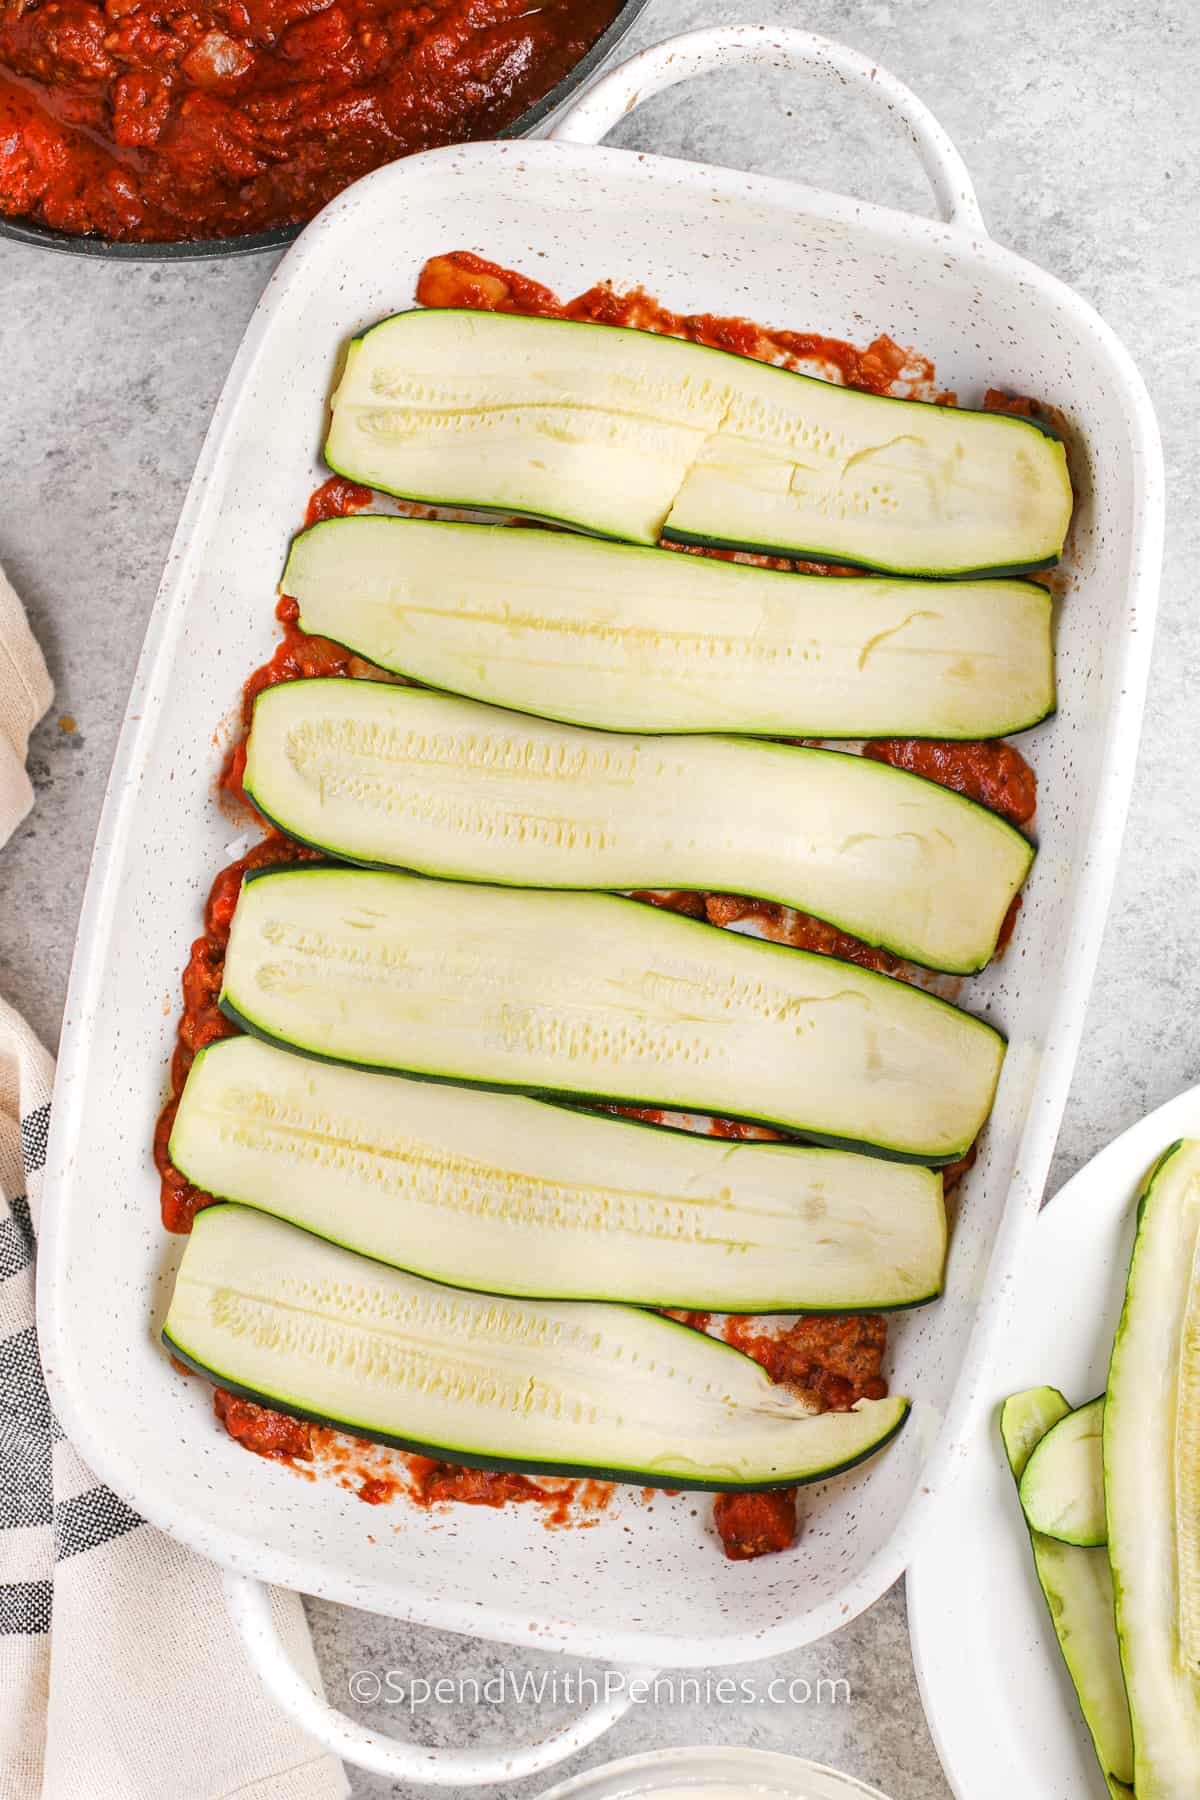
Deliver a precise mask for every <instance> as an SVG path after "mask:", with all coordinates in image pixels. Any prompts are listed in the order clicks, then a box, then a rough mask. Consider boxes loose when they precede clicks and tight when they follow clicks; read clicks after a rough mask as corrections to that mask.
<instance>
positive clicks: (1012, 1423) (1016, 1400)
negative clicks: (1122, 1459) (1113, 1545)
mask: <svg viewBox="0 0 1200 1800" xmlns="http://www.w3.org/2000/svg"><path fill="white" fill-rule="evenodd" d="M1071 1416H1072V1415H1071V1409H1070V1407H1069V1406H1068V1405H1067V1402H1066V1401H1065V1400H1064V1399H1063V1397H1062V1395H1061V1394H1060V1393H1059V1391H1058V1389H1057V1388H1051V1387H1041V1388H1029V1389H1027V1390H1026V1391H1025V1392H1024V1393H1021V1394H1013V1395H1012V1396H1011V1398H1009V1399H1008V1400H1006V1401H1005V1402H1004V1405H1003V1407H1002V1409H1001V1413H1000V1435H1001V1437H1002V1439H1003V1441H1004V1449H1005V1453H1006V1455H1007V1457H1008V1465H1009V1468H1010V1469H1011V1470H1012V1472H1013V1478H1014V1480H1015V1481H1016V1482H1017V1483H1018V1485H1020V1483H1021V1481H1022V1479H1023V1476H1024V1475H1025V1474H1026V1473H1027V1472H1028V1468H1029V1462H1030V1457H1031V1456H1032V1455H1033V1454H1035V1453H1036V1451H1037V1447H1038V1445H1039V1444H1041V1443H1042V1442H1043V1441H1044V1440H1045V1437H1046V1434H1047V1433H1048V1432H1050V1431H1053V1430H1055V1429H1056V1428H1060V1421H1063V1420H1066V1419H1068V1418H1070V1417H1071ZM1026 1522H1027V1523H1028V1515H1027V1518H1026ZM1029 1537H1030V1542H1031V1544H1032V1546H1033V1561H1034V1567H1035V1568H1036V1570H1037V1577H1038V1581H1039V1583H1040V1585H1041V1589H1042V1592H1043V1594H1044V1595H1045V1596H1046V1604H1047V1606H1048V1607H1049V1609H1050V1618H1051V1620H1052V1621H1053V1624H1054V1631H1055V1635H1056V1636H1057V1638H1058V1643H1059V1648H1060V1649H1061V1651H1062V1653H1063V1660H1064V1662H1065V1663H1066V1665H1067V1670H1068V1673H1069V1674H1070V1677H1071V1680H1072V1682H1073V1683H1074V1684H1075V1692H1076V1694H1077V1695H1078V1698H1079V1708H1080V1711H1081V1712H1082V1714H1083V1718H1084V1723H1085V1724H1086V1725H1087V1728H1088V1731H1089V1732H1090V1733H1091V1737H1092V1743H1093V1745H1094V1746H1095V1751H1096V1757H1097V1760H1098V1762H1099V1764H1100V1767H1101V1770H1102V1771H1103V1773H1104V1778H1105V1780H1106V1782H1107V1783H1108V1788H1109V1792H1110V1793H1111V1794H1112V1796H1113V1800H1127V1797H1131V1796H1132V1793H1133V1787H1132V1782H1133V1740H1132V1737H1131V1735H1130V1729H1129V1706H1128V1703H1127V1701H1126V1698H1125V1682H1124V1678H1123V1676H1122V1674H1121V1657H1120V1652H1119V1650H1118V1647H1117V1633H1116V1626H1115V1624H1114V1621H1113V1580H1112V1571H1111V1569H1110V1568H1109V1564H1108V1558H1107V1556H1106V1555H1105V1554H1104V1551H1103V1550H1100V1549H1084V1548H1081V1547H1080V1546H1078V1545H1075V1544H1064V1543H1061V1542H1059V1540H1058V1539H1057V1538H1051V1537H1046V1536H1045V1535H1044V1534H1043V1533H1042V1532H1040V1531H1035V1530H1034V1529H1033V1528H1032V1527H1030V1532H1029ZM1138 1792H1139V1794H1140V1793H1141V1789H1140V1788H1139V1790H1138Z"/></svg>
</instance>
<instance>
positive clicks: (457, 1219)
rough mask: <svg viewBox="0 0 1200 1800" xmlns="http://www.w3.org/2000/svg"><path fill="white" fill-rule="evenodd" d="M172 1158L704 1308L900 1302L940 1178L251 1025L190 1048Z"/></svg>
mask: <svg viewBox="0 0 1200 1800" xmlns="http://www.w3.org/2000/svg"><path fill="white" fill-rule="evenodd" d="M170 1150H171V1160H172V1162H173V1163H174V1164H175V1165H176V1167H177V1168H179V1169H181V1170H182V1171H183V1173H184V1174H185V1175H186V1176H187V1178H188V1180H189V1181H191V1182H194V1183H195V1185H196V1186H197V1187H199V1188H201V1189H203V1190H204V1191H205V1192H207V1193H210V1194H218V1195H220V1196H222V1197H223V1198H225V1199H230V1200H240V1201H243V1202H245V1203H246V1204H247V1205H249V1206H253V1207H255V1208H256V1209H258V1210H259V1211H261V1212H269V1213H274V1214H275V1215H276V1216H277V1217H279V1218H281V1219H286V1220H289V1221H290V1222H291V1223H292V1224H294V1225H300V1226H303V1227H304V1228H305V1229H306V1230H308V1231H312V1232H315V1233H316V1234H317V1235H318V1236H320V1237H323V1238H328V1239H329V1240H330V1241H331V1242H333V1243H338V1244H342V1245H345V1246H346V1248H348V1249H351V1250H358V1251H360V1252H362V1253H363V1254H364V1255H367V1256H372V1257H375V1258H377V1259H378V1260H379V1261H380V1262H385V1263H391V1264H393V1265H394V1266H396V1267H397V1268H403V1269H411V1270H413V1271H415V1272H416V1273H417V1274H419V1275H424V1276H427V1277H428V1278H429V1279H430V1280H434V1281H442V1282H446V1283H449V1284H450V1285H451V1286H455V1287H470V1288H489V1289H491V1290H492V1291H493V1292H495V1293H503V1294H521V1295H533V1296H537V1295H544V1296H549V1297H552V1298H557V1299H564V1300H575V1299H583V1300H623V1301H628V1302H635V1303H638V1304H640V1305H646V1306H673V1307H687V1308H698V1309H703V1310H705V1311H712V1312H742V1313H762V1312H826V1311H843V1310H846V1311H857V1310H859V1309H865V1308H872V1309H875V1308H880V1307H895V1306H913V1305H917V1304H919V1303H920V1302H921V1301H924V1300H930V1299H932V1298H934V1297H935V1296H936V1295H937V1293H938V1292H939V1291H940V1289H941V1285H942V1265H943V1262H944V1260H945V1250H946V1219H945V1211H944V1207H943V1204H942V1178H941V1176H940V1175H939V1174H935V1173H934V1172H933V1171H932V1170H929V1169H922V1168H918V1167H916V1166H915V1165H913V1164H905V1163H885V1162H880V1161H879V1160H878V1159H877V1158H874V1157H865V1156H852V1155H849V1154H847V1153H846V1152H844V1151H839V1150H817V1149H811V1148H807V1147H802V1146H800V1145H798V1144H765V1143H759V1144H756V1143H744V1144H738V1143H735V1144H730V1143H728V1142H722V1141H721V1140H720V1139H717V1138H711V1137H697V1136H691V1135H689V1134H687V1133H685V1132H679V1131H659V1130H655V1129H654V1128H653V1127H651V1126H647V1125H641V1124H637V1123H635V1122H633V1121H632V1120H628V1119H618V1118H606V1117H598V1116H596V1115H594V1114H590V1113H586V1112H583V1111H580V1110H577V1109H574V1108H567V1107H562V1106H548V1105H546V1104H544V1103H543V1102H541V1101H538V1100H527V1099H524V1098H522V1097H521V1096H520V1095H516V1094H493V1093H484V1092H479V1091H477V1090H474V1089H471V1088H462V1087H442V1086H440V1085H438V1084H436V1083H430V1082H411V1081H405V1080H402V1079H400V1078H399V1077H396V1076H390V1075H373V1074H367V1073H364V1072H363V1071H361V1070H358V1069H341V1068H336V1067H334V1066H332V1065H330V1064H327V1063H318V1062H313V1061H310V1060H309V1059H308V1058H305V1057H299V1056H290V1055H288V1054H286V1053H285V1052H284V1051H282V1050H276V1049H274V1048H272V1047H271V1046H270V1045H268V1044H263V1043H259V1042H258V1041H256V1040H255V1039H254V1038H250V1037H238V1038H226V1039H225V1040H223V1041H221V1042H218V1043H215V1044H211V1045H209V1047H208V1048H207V1049H206V1050H202V1051H201V1052H200V1055H199V1056H198V1057H197V1058H196V1061H195V1062H194V1063H193V1064H192V1068H191V1072H190V1074H189V1075H188V1079H187V1085H186V1087H185V1088H184V1091H183V1097H182V1099H181V1101H180V1105H179V1111H178V1113H177V1114H176V1118H175V1125H174V1129H173V1131H172V1133H171V1146H170Z"/></svg>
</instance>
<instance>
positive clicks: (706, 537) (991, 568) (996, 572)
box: [547, 400, 1062, 737]
mask: <svg viewBox="0 0 1200 1800" xmlns="http://www.w3.org/2000/svg"><path fill="white" fill-rule="evenodd" d="M903 404H905V405H909V406H922V405H924V404H926V403H925V402H924V401H920V400H910V401H906V402H904V403H903ZM956 410H957V411H960V412H972V411H976V412H978V411H981V410H982V409H980V408H978V407H965V406H964V407H959V408H957V409H956ZM993 416H994V415H993V414H991V413H988V414H987V415H986V417H988V418H992V417H993ZM1039 429H1040V427H1039ZM1055 435H1056V434H1055V433H1054V432H1051V431H1047V432H1046V436H1047V437H1054V436H1055ZM553 522H554V521H552V520H548V521H547V523H553ZM662 541H663V543H664V544H681V545H684V546H686V548H688V549H690V550H743V551H745V552H746V554H747V555H749V556H789V555H790V556H794V557H796V559H797V560H798V561H803V562H821V561H825V562H829V563H832V564H833V565H835V566H837V565H838V564H840V565H842V566H843V567H844V568H847V569H857V570H859V572H860V573H861V574H863V575H894V576H895V577H896V578H897V579H900V580H908V581H928V582H938V583H942V584H948V583H951V582H960V581H1020V580H1022V579H1023V578H1024V577H1026V576H1029V575H1042V574H1045V573H1046V571H1047V570H1049V569H1056V568H1057V567H1058V565H1059V563H1060V562H1061V560H1062V557H1061V554H1060V555H1056V556H1044V557H1043V558H1042V559H1041V561H1040V562H1016V563H998V564H993V563H989V564H988V565H987V567H986V568H980V569H911V570H908V569H889V568H885V567H884V566H883V565H882V564H880V563H869V562H859V561H858V560H857V558H855V557H853V556H843V555H835V554H834V552H833V551H829V552H828V554H827V555H826V556H825V557H823V558H822V557H821V555H820V554H819V553H818V552H817V551H815V550H813V551H807V550H803V551H802V550H794V549H793V550H788V549H787V548H785V547H784V546H783V545H781V544H773V543H761V544H757V543H756V544H747V543H743V542H741V541H740V540H739V539H737V538H725V537H717V536H714V535H712V534H709V533H705V532H699V531H680V530H679V529H678V527H676V526H672V525H666V526H664V528H663V534H662ZM813 579H814V580H817V581H823V580H826V579H827V577H825V576H821V575H818V576H814V577H813ZM1012 729H1013V730H1014V731H1016V730H1022V729H1025V728H1024V727H1020V726H1013V727H1012ZM804 735H806V734H805V733H803V732H797V733H796V736H797V737H802V736H804ZM828 735H832V733H830V734H828ZM847 735H849V734H847ZM874 735H877V736H879V737H884V736H888V735H895V736H897V737H901V736H902V737H920V736H921V735H922V733H921V732H919V731H912V732H909V731H905V732H897V733H894V734H889V733H885V732H879V733H877V734H874ZM924 735H926V736H932V735H933V734H932V733H925V734H924ZM937 735H938V736H939V737H940V736H941V735H942V734H941V733H940V732H939V733H938V734H937ZM997 735H1001V734H997ZM1003 735H1005V736H1007V735H1008V734H1007V733H1004V734H1003Z"/></svg>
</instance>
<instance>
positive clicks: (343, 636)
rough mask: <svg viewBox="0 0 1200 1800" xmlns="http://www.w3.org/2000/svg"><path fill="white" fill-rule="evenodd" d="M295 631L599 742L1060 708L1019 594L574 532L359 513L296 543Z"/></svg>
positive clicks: (1036, 615)
mask: <svg viewBox="0 0 1200 1800" xmlns="http://www.w3.org/2000/svg"><path fill="white" fill-rule="evenodd" d="M280 586H281V588H282V591H283V592H284V593H285V594H288V595H290V596H291V597H292V598H293V599H295V600H296V601H297V602H298V603H299V606H300V621H299V622H300V625H301V626H302V628H303V629H304V630H305V631H311V632H314V633H316V634H317V635H318V636H321V637H328V638H333V639H334V640H335V641H336V642H338V643H340V644H345V645H347V646H348V647H349V648H350V649H352V650H354V651H356V652H357V653H358V655H360V656H363V657H366V658H368V659H369V660H370V661H371V662H373V663H375V664H377V665H378V666H379V667H380V668H383V669H388V670H390V671H391V672H393V673H395V674H400V675H408V676H411V677H412V678H413V679H414V680H416V681H420V682H423V683H424V684H425V685H426V686H428V687H434V688H442V689H446V690H447V691H449V692H452V693H457V694H466V695H468V696H470V697H471V698H473V699H475V700H485V701H488V702H490V703H491V704H492V705H495V706H505V707H511V708H512V709H513V710H514V711H517V712H528V713H538V714H540V715H541V716H542V717H544V718H552V719H561V720H563V721H564V722H566V723H568V724H576V725H593V726H597V727H599V728H601V729H603V730H608V731H646V732H694V731H696V732H702V731H736V732H740V733H742V734H745V735H749V736H759V737H816V738H859V737H925V738H929V737H931V738H950V739H956V738H964V739H978V738H990V737H1000V736H1003V735H1004V734H1005V733H1006V732H1013V731H1023V730H1025V729H1026V728H1027V727H1028V726H1031V725H1035V724H1037V722H1038V721H1039V720H1040V719H1043V718H1045V717H1046V716H1047V714H1048V713H1050V712H1052V711H1053V709H1054V651H1053V645H1052V641H1051V616H1052V610H1053V609H1052V602H1051V598H1050V595H1049V594H1048V593H1047V591H1046V589H1045V588H1044V587H1040V586H1039V585H1038V584H1037V583H1036V582H1032V581H956V582H944V581H938V582H934V581H930V582H923V583H921V584H919V585H914V583H913V582H911V581H897V580H887V579H879V578H874V579H867V578H863V579H855V578H849V577H847V578H843V579H840V580H839V581H838V585H837V587H836V588H833V589H831V588H830V586H829V581H828V577H825V576H820V575H792V574H786V573H781V572H780V571H778V570H774V569H759V568H754V567H750V566H748V565H745V564H738V563H729V562H721V561H717V560H715V559H714V558H712V557H700V556H687V555H679V554H676V553H673V552H670V551H664V550H651V549H643V548H640V547H637V546H634V545H629V544H614V543H607V542H604V541H602V540H600V539H597V538H586V537H580V536H578V535H576V534H574V533H568V532H561V531H560V532H549V531H538V530H524V529H521V528H520V527H512V526H502V525H468V524H459V523H456V522H452V521H450V520H433V519H396V518H378V517H366V516H360V517H358V518H352V519H329V520H326V521H325V522H324V523H323V524H319V525H314V526H312V527H311V529H310V530H308V531H305V532H302V533H301V535H300V536H299V537H297V538H296V539H295V540H294V542H293V544H292V547H291V552H290V554H289V556H288V562H287V567H286V569H285V570H284V573H283V579H282V581H281V583H280Z"/></svg>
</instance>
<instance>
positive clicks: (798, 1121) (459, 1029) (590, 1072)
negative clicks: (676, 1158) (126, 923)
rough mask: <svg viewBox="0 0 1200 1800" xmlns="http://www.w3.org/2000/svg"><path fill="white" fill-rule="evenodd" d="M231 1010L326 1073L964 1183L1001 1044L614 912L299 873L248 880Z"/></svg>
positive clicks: (810, 969) (923, 998)
mask: <svg viewBox="0 0 1200 1800" xmlns="http://www.w3.org/2000/svg"><path fill="white" fill-rule="evenodd" d="M221 1004H222V1005H223V1007H224V1008H225V1010H226V1012H227V1013H228V1015H229V1016H230V1017H231V1018H234V1019H236V1020H238V1021H240V1022H241V1023H242V1024H244V1025H245V1026H246V1028H247V1029H248V1030H250V1031H252V1032H255V1033H256V1034H258V1035H260V1036H263V1037H267V1038H271V1039H274V1040H276V1041H278V1042H280V1043H283V1044H285V1045H290V1046H292V1047H293V1048H295V1049H297V1050H301V1051H305V1052H307V1053H308V1054H309V1055H313V1056H320V1057H328V1058H330V1059H332V1060H334V1061H336V1062H348V1063H356V1064H360V1065H362V1066H364V1067H370V1068H382V1069H392V1070H395V1071H397V1072H398V1073H402V1074H413V1075H421V1076H426V1077H430V1078H433V1079H436V1080H449V1081H465V1082H469V1083H473V1084H476V1085H481V1086H485V1087H501V1088H518V1089H521V1090H524V1091H526V1092H532V1093H550V1094H559V1095H566V1096H574V1097H578V1098H595V1099H605V1100H618V1101H627V1102H632V1103H635V1104H639V1105H646V1106H663V1107H669V1108H678V1109H680V1110H683V1111H689V1110H690V1111H696V1112H706V1113H715V1114H718V1115H721V1116H726V1117H737V1118H748V1119H757V1120H760V1121H761V1122H763V1123H765V1124H770V1125H778V1126H780V1127H781V1128H782V1129H784V1130H786V1131H794V1132H797V1133H800V1134H802V1135H803V1136H805V1137H813V1138H816V1139H818V1140H820V1141H826V1142H828V1141H837V1142H848V1143H850V1144H852V1145H853V1144H864V1145H867V1146H870V1147H874V1148H878V1149H880V1150H882V1151H883V1152H884V1153H885V1154H887V1155H894V1156H898V1157H900V1158H901V1159H907V1160H912V1161H917V1162H927V1163H945V1162H953V1161H954V1160H955V1159H956V1158H958V1157H960V1156H962V1155H963V1154H964V1152H965V1151H966V1149H967V1147H968V1145H969V1144H971V1143H972V1142H973V1140H974V1138H975V1135H976V1133H977V1132H978V1131H979V1128H980V1126H981V1125H982V1124H983V1122H984V1120H985V1118H986V1117H987V1114H988V1112H989V1110H990V1108H991V1104H992V1097H993V1094H994V1092H995V1088H996V1082H997V1080H998V1078H999V1073H1000V1065H1001V1062H1002V1060H1003V1057H1004V1040H1003V1039H1002V1038H1001V1037H1000V1035H999V1033H998V1032H996V1031H995V1030H993V1029H992V1027H991V1026H989V1025H986V1024H984V1023H983V1022H982V1021H981V1020H978V1019H974V1018H972V1017H971V1016H970V1015H969V1014H967V1013H964V1012H960V1011H959V1010H958V1009H957V1008H956V1007H953V1006H950V1005H948V1004H947V1003H946V1002H945V1001H943V1000H937V999H935V998H934V997H933V996H932V995H930V994H926V993H922V992H921V990H920V989H918V988H915V987H911V986H909V984H908V983H907V982H903V981H893V980H891V979H889V978H888V977H887V976H884V975H875V974H872V973H870V972H869V971H867V970H865V969H860V968H858V967H856V966H854V965H852V964H850V963H844V962H838V961H836V960H835V959H834V958H832V957H828V956H818V955H811V954H809V953H808V952H805V951H800V950H791V949H787V948H784V947H782V946H780V945H778V944H767V943H762V942H757V941H755V940H754V939H751V938H747V937H742V936H739V935H738V934H736V933H734V932H726V931H719V930H717V929H716V928H715V927H714V926H711V925H703V924H700V923H698V922H697V921H696V920H693V919H684V918H681V917H679V916H678V915H677V914H674V913H667V912H663V911H661V910H660V909H659V908H657V907H652V906H642V905H639V904H638V902H637V901H634V900H625V899H621V898H618V897H616V896H614V895H608V894H575V893H561V894H547V893H540V892H537V891H527V890H523V889H519V888H501V887H476V886H473V885H468V884H466V883H463V882H439V881H427V880H424V879H422V878H421V877H419V876H411V875H394V874H375V873H373V872H371V871H368V870H363V869H339V868H330V867H323V868H316V867H313V866H311V865H309V866H304V865H293V866H292V867H290V868H286V869H276V870H272V871H269V872H267V873H264V874H262V875H259V876H256V877H253V878H251V879H248V880H247V881H246V882H245V883H244V884H243V887H242V892H241V898H240V899H239V901H238V905H237V910H236V912H235V914H234V920H233V929H232V933H231V935H230V940H229V948H228V952H227V955H226V959H225V979H224V987H223V990H222V994H221Z"/></svg>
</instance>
